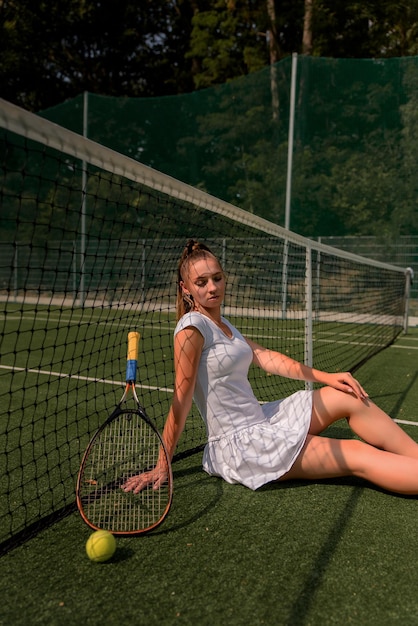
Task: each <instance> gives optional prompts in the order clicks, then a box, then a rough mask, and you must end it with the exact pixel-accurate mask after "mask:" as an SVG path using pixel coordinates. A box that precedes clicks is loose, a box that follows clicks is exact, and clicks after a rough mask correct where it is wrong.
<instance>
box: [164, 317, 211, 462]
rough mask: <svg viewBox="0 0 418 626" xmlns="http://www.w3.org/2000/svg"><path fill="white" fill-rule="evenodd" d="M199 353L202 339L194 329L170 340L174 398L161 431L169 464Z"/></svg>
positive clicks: (182, 423) (185, 413)
mask: <svg viewBox="0 0 418 626" xmlns="http://www.w3.org/2000/svg"><path fill="white" fill-rule="evenodd" d="M202 349H203V337H202V335H201V334H200V332H199V331H198V330H197V329H196V328H193V327H188V328H185V329H184V330H181V331H180V332H178V333H177V335H176V336H175V338H174V370H175V380H174V394H173V400H172V402H171V407H170V410H169V412H168V416H167V420H166V423H165V426H164V431H163V440H164V443H165V447H166V449H167V453H168V456H169V458H170V460H171V459H172V458H173V455H174V452H175V449H176V446H177V443H178V440H179V439H180V436H181V434H182V432H183V430H184V426H185V424H186V420H187V416H188V414H189V412H190V409H191V407H192V402H193V392H194V388H195V385H196V378H197V371H198V368H199V361H200V356H201V354H202Z"/></svg>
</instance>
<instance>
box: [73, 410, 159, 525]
mask: <svg viewBox="0 0 418 626" xmlns="http://www.w3.org/2000/svg"><path fill="white" fill-rule="evenodd" d="M160 446H161V442H160V438H159V437H158V434H157V433H156V432H155V431H154V430H153V429H152V428H151V427H150V426H149V424H147V422H145V420H143V419H142V418H141V417H140V416H139V415H138V414H136V413H127V414H125V413H122V414H120V415H119V416H118V418H117V419H115V420H114V421H112V422H111V423H110V424H108V425H107V426H106V427H105V428H104V429H103V430H102V431H101V432H100V434H99V435H98V437H97V438H96V440H95V441H94V442H93V444H92V446H91V449H90V451H89V454H88V456H87V459H86V462H85V466H84V472H83V476H82V480H81V482H80V496H81V502H82V507H83V510H84V515H85V517H86V518H87V519H88V520H89V521H90V522H91V523H92V524H93V525H94V526H97V527H98V528H103V529H107V530H110V531H112V532H121V533H123V532H126V533H129V532H135V531H140V530H145V529H149V528H151V527H153V526H155V525H156V524H158V522H159V521H160V520H161V518H163V517H164V515H165V512H166V510H167V508H168V506H169V502H170V489H169V485H168V484H164V485H162V486H161V487H160V488H158V489H153V487H152V485H149V486H148V487H146V488H144V489H143V490H142V491H141V492H139V493H138V494H134V493H131V492H128V493H126V492H125V491H123V490H122V488H121V486H122V485H123V484H124V483H125V482H126V480H127V479H128V478H129V477H130V476H133V475H136V474H140V473H142V472H145V471H148V470H151V469H153V468H154V467H155V465H156V463H157V461H158V457H159V454H160Z"/></svg>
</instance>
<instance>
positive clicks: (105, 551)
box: [86, 530, 116, 563]
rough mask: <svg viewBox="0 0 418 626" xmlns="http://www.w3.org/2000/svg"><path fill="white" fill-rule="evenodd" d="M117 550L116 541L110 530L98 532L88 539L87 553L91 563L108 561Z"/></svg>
mask: <svg viewBox="0 0 418 626" xmlns="http://www.w3.org/2000/svg"><path fill="white" fill-rule="evenodd" d="M115 550H116V539H115V537H114V536H113V535H112V533H110V532H109V531H108V530H96V531H95V532H94V533H93V534H92V535H90V537H89V538H88V539H87V543H86V552H87V556H88V557H89V559H90V560H91V561H95V562H96V563H103V561H108V560H109V559H110V558H111V557H112V556H113V555H114V554H115Z"/></svg>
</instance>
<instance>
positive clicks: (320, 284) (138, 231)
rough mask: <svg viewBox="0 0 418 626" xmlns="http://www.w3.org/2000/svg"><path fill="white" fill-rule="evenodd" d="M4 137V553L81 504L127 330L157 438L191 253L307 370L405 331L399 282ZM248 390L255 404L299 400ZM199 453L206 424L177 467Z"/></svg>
mask: <svg viewBox="0 0 418 626" xmlns="http://www.w3.org/2000/svg"><path fill="white" fill-rule="evenodd" d="M0 128H1V131H0V133H1V149H2V150H1V155H2V156H1V183H0V195H1V202H2V208H1V214H0V221H1V229H0V301H1V306H2V311H1V363H0V402H1V405H2V408H3V411H2V413H3V417H2V421H1V430H0V440H1V447H2V451H3V454H2V455H1V461H0V463H1V468H0V469H1V473H2V476H3V480H2V487H1V490H0V502H1V507H0V511H1V513H0V522H1V524H0V528H1V530H0V548H1V547H2V548H3V550H6V549H8V548H9V547H10V546H11V545H12V544H13V542H14V541H16V539H17V538H21V537H25V536H28V535H29V534H31V533H33V532H36V530H37V529H38V528H39V527H42V526H43V525H44V524H45V523H47V521H49V520H51V519H54V518H55V516H58V515H60V514H62V513H63V512H65V511H66V510H68V508H71V507H72V506H73V503H74V485H75V479H76V475H77V472H78V468H79V464H80V460H81V456H82V453H83V451H84V449H85V447H86V445H87V443H88V440H89V438H90V437H91V435H92V433H93V432H94V431H95V430H96V428H97V427H98V426H99V424H101V423H102V422H103V421H104V419H105V417H106V415H107V414H108V412H109V411H110V410H111V409H112V408H113V407H114V406H115V404H116V403H117V402H118V401H119V399H120V396H121V392H122V384H123V379H124V372H125V361H126V337H127V333H128V331H129V330H138V331H139V332H140V333H141V337H142V338H141V343H140V357H139V376H138V378H139V380H138V389H139V391H140V395H141V399H142V401H143V404H144V406H145V407H146V409H147V411H148V412H149V414H150V416H151V417H152V418H153V419H155V421H156V424H157V426H158V427H159V428H162V426H163V423H164V419H165V416H166V413H167V410H168V407H169V404H170V398H171V394H172V387H173V367H172V333H173V329H174V326H175V296H176V285H175V280H176V267H177V260H178V258H179V256H180V254H181V251H182V248H183V246H184V245H185V243H186V241H187V239H188V238H189V237H194V238H197V239H200V240H203V241H204V242H205V243H206V244H207V245H209V246H210V247H211V248H212V249H213V251H214V252H215V254H217V255H218V256H219V258H220V259H221V260H222V263H223V266H224V269H225V271H226V274H227V277H228V281H227V297H226V302H225V307H224V314H225V315H226V316H228V317H229V318H230V319H231V321H232V322H233V323H234V324H235V325H236V326H237V327H238V328H239V329H240V330H241V331H242V332H243V334H245V335H247V336H249V337H251V338H252V339H254V340H255V341H257V342H259V343H262V344H263V345H265V346H267V347H269V348H272V349H276V350H279V351H281V352H284V353H286V354H289V355H291V356H293V357H294V358H296V359H297V360H300V361H305V362H306V363H308V364H312V365H314V366H315V367H318V368H320V369H327V370H351V371H353V370H355V369H356V368H357V367H358V366H359V365H361V364H362V363H364V362H365V361H366V360H367V359H369V358H370V357H371V356H373V355H374V354H376V353H377V352H378V351H380V350H382V349H383V348H384V347H386V346H388V345H389V344H390V343H392V342H393V340H394V339H395V338H396V336H397V335H398V334H399V333H400V332H401V331H402V329H403V327H404V326H405V323H406V319H407V315H406V302H407V296H406V294H407V292H408V289H407V286H408V280H409V275H408V272H407V271H405V270H404V269H403V268H399V267H396V266H392V265H387V264H384V263H380V262H377V261H372V260H370V259H365V258H362V257H359V256H356V255H354V254H350V253H348V252H343V251H339V250H337V249H334V248H331V247H328V246H325V245H322V244H320V243H318V242H314V241H311V240H308V239H305V238H303V237H301V236H298V235H297V234H295V233H292V232H290V231H286V230H285V229H283V228H281V227H279V226H277V225H275V224H273V223H270V222H267V221H266V220H263V219H261V218H259V217H257V216H256V215H253V214H252V213H248V212H246V211H243V210H242V209H238V208H236V207H234V206H233V205H231V204H228V203H226V202H224V201H221V200H218V199H216V198H214V197H212V196H210V195H208V194H206V193H205V192H203V191H201V190H199V189H195V188H192V187H190V186H188V185H186V184H183V183H181V182H179V181H177V180H175V179H173V178H170V177H169V176H166V175H163V174H161V173H159V172H157V171H155V170H152V169H150V168H149V167H146V166H144V165H142V164H140V163H138V162H137V161H135V160H132V159H130V158H128V157H126V156H123V155H121V154H118V153H116V152H114V151H112V150H110V149H107V148H105V147H103V146H100V145H98V144H96V143H94V142H92V141H90V140H88V139H85V138H84V137H82V136H80V135H77V134H75V133H72V132H70V131H68V130H66V129H64V128H62V127H60V126H57V125H55V124H53V123H51V122H48V121H47V120H44V119H41V118H40V117H38V116H36V115H34V114H31V113H28V112H26V111H24V110H22V109H19V108H17V107H15V106H13V105H11V104H9V103H7V102H5V101H0ZM250 376H251V383H252V384H253V387H254V390H255V392H256V395H257V396H258V397H259V399H260V401H268V400H272V399H274V398H278V397H283V396H285V395H288V394H289V393H291V392H293V391H294V390H296V389H297V388H300V383H297V382H295V381H289V380H284V379H279V378H277V377H272V376H267V375H266V374H265V373H264V372H261V371H256V370H251V372H250ZM204 440H205V430H204V427H203V424H202V422H201V419H200V417H199V416H198V414H197V413H196V411H195V409H194V410H193V411H192V414H191V416H190V417H189V419H188V423H187V426H186V430H185V432H184V435H183V437H182V439H181V442H180V444H179V448H178V456H181V455H183V454H187V453H190V452H191V451H195V450H198V449H200V448H201V446H202V444H203V443H204Z"/></svg>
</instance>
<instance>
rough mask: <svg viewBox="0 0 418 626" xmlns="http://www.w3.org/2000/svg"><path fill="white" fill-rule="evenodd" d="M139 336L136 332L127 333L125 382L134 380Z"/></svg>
mask: <svg viewBox="0 0 418 626" xmlns="http://www.w3.org/2000/svg"><path fill="white" fill-rule="evenodd" d="M139 337H140V334H139V333H138V332H136V331H132V332H130V333H128V357H127V361H126V381H127V382H128V381H131V380H133V381H135V380H136V367H137V362H138V343H139Z"/></svg>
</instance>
